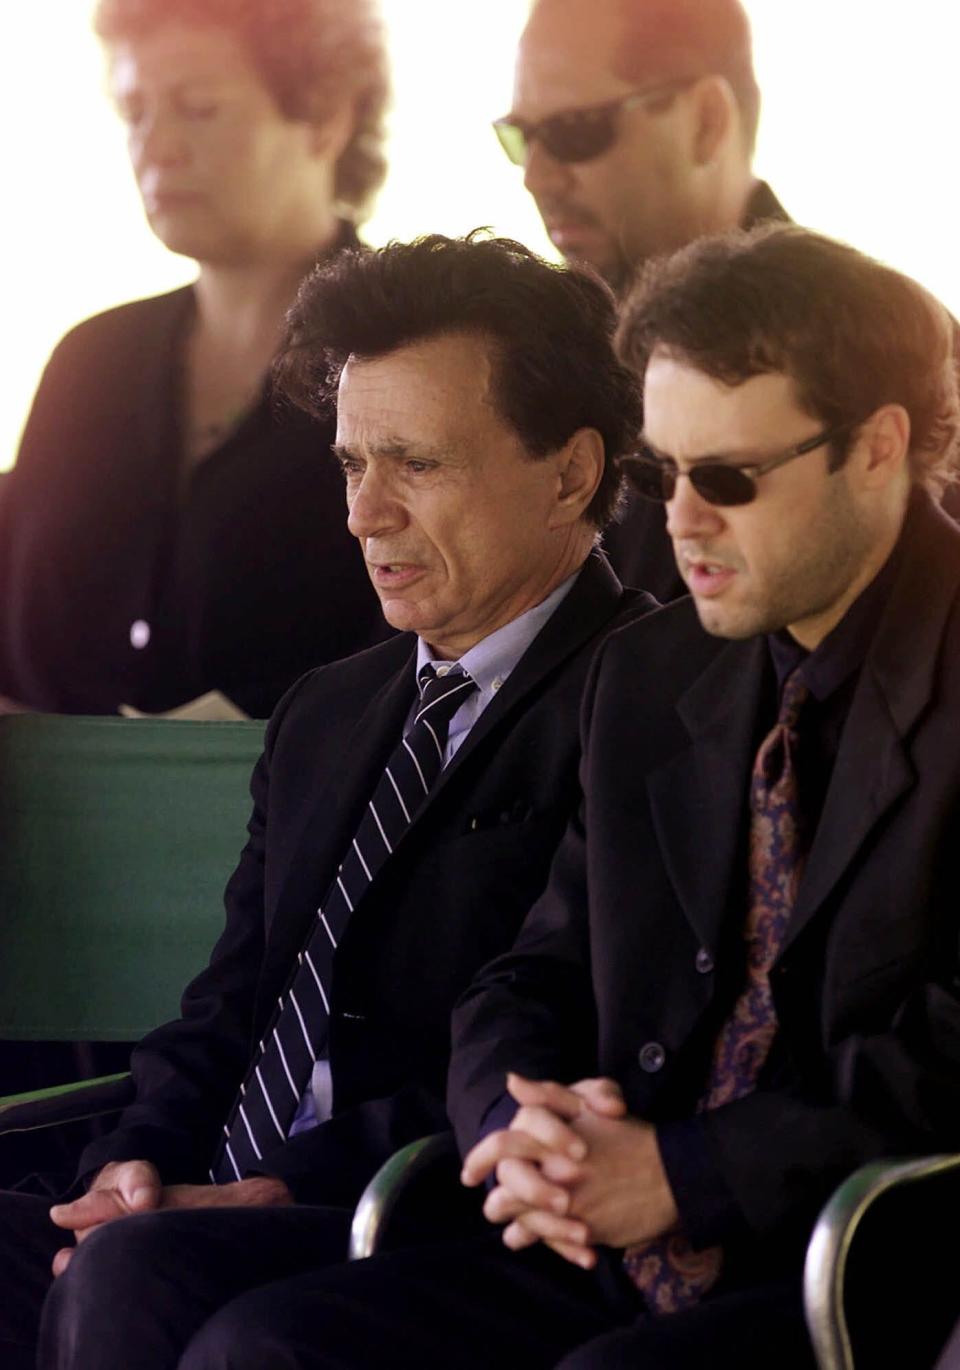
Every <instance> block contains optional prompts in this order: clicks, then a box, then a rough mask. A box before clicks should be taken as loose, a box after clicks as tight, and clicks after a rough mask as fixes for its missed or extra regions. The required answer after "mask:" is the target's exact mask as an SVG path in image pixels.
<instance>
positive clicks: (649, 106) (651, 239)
mask: <svg viewBox="0 0 960 1370" xmlns="http://www.w3.org/2000/svg"><path fill="white" fill-rule="evenodd" d="M638 91H639V92H641V93H642V94H646V93H647V92H650V93H651V94H650V98H649V99H646V98H645V99H640V100H638V99H636V98H634V97H635V95H636V93H637V92H638ZM618 101H620V102H622V103H621V104H619V105H615V104H613V103H612V102H618ZM608 102H610V103H611V109H610V112H609V115H603V116H601V118H602V119H603V120H605V121H606V123H607V124H608V125H609V134H610V137H609V143H608V145H607V146H605V147H604V149H603V150H602V151H601V152H600V153H598V154H596V155H594V156H591V157H589V158H586V159H584V160H577V161H571V160H567V159H566V158H565V157H564V156H563V155H562V154H563V149H562V148H561V149H560V150H559V151H558V149H557V148H556V147H553V148H552V149H550V148H548V147H547V146H545V140H544V139H542V138H538V137H536V136H534V137H532V138H531V139H530V140H529V142H528V147H527V155H526V163H525V171H526V176H525V181H526V185H527V189H528V190H529V191H530V193H531V194H532V195H533V196H534V198H535V199H536V201H537V204H538V207H539V209H540V212H541V214H542V216H543V219H544V222H545V224H546V227H547V231H548V233H549V234H550V236H551V238H552V239H553V242H554V243H555V244H556V246H557V247H558V248H559V250H560V251H561V252H562V253H563V254H564V255H565V256H566V257H569V258H575V259H580V260H584V261H587V262H589V263H591V264H592V265H593V266H595V267H597V269H598V270H600V271H601V272H602V274H603V275H605V276H606V277H607V279H608V280H610V281H611V283H613V284H614V285H617V286H619V285H621V284H623V283H624V281H625V279H626V278H627V277H629V276H630V275H631V274H632V272H633V270H634V269H635V268H636V267H637V266H638V265H639V264H641V263H642V261H643V260H644V259H645V258H647V257H649V256H652V255H655V254H657V253H660V252H664V251H671V250H673V249H675V248H676V247H679V246H682V245H683V244H684V243H686V242H688V241H690V240H691V239H692V238H695V237H698V236H700V235H701V234H703V233H709V232H716V231H718V230H721V229H725V228H729V227H733V226H734V225H736V224H737V223H738V222H739V221H740V218H741V216H742V214H743V212H744V209H745V206H746V202H747V200H748V198H749V195H750V191H751V189H752V186H753V178H752V173H751V170H750V155H751V150H752V145H753V139H754V134H755V130H756V122H757V111H758V106H759V99H758V95H757V88H756V83H755V81H754V79H753V69H752V63H751V55H750V30H749V25H748V23H747V19H746V16H745V14H744V12H743V10H742V7H741V6H740V4H739V3H738V0H536V3H535V4H534V6H533V9H532V11H531V15H530V19H529V21H528V24H527V27H526V29H525V30H524V33H523V37H522V39H521V43H520V49H519V53H518V58H517V67H516V80H515V85H514V100H513V110H512V113H513V115H514V116H515V117H516V119H517V120H518V121H520V122H521V123H523V124H524V125H526V126H528V127H529V126H530V125H537V124H539V123H540V122H541V121H542V120H544V119H549V118H550V117H551V116H553V115H556V114H558V113H566V112H567V111H576V110H580V109H585V108H590V107H596V106H600V105H604V104H607V103H608ZM546 141H547V142H549V141H550V140H549V139H548V140H546Z"/></svg>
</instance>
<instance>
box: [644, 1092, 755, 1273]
mask: <svg viewBox="0 0 960 1370" xmlns="http://www.w3.org/2000/svg"><path fill="white" fill-rule="evenodd" d="M657 1145H658V1147H659V1148H660V1159H661V1161H662V1162H663V1168H664V1170H665V1171H666V1172H667V1179H668V1181H669V1182H670V1188H671V1189H672V1190H673V1198H674V1202H675V1203H676V1205H677V1209H678V1211H679V1213H680V1224H681V1226H682V1228H683V1230H684V1232H685V1233H686V1235H687V1237H688V1238H689V1240H690V1243H691V1245H692V1246H693V1247H694V1249H695V1250H702V1249H703V1248H704V1247H707V1246H722V1245H723V1244H724V1243H725V1242H728V1241H730V1240H731V1239H733V1238H739V1237H743V1236H745V1235H746V1233H747V1224H746V1220H745V1218H744V1216H743V1214H742V1212H741V1211H740V1208H739V1206H738V1204H737V1201H736V1199H735V1198H734V1196H733V1193H732V1191H731V1189H730V1187H729V1186H728V1184H727V1182H726V1180H725V1179H724V1178H723V1175H722V1174H721V1173H720V1170H719V1168H718V1166H717V1164H716V1161H715V1160H714V1158H713V1153H712V1151H711V1148H710V1144H709V1142H708V1141H707V1138H706V1136H705V1135H704V1132H703V1128H702V1126H701V1123H700V1120H699V1118H684V1119H681V1120H679V1121H676V1122H670V1123H660V1124H659V1125H658V1126H657Z"/></svg>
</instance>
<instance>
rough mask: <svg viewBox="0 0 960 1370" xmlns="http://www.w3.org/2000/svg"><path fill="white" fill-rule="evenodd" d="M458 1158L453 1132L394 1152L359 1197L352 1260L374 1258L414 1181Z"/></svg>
mask: <svg viewBox="0 0 960 1370" xmlns="http://www.w3.org/2000/svg"><path fill="white" fill-rule="evenodd" d="M456 1157H457V1146H456V1141H455V1140H454V1136H453V1133H452V1132H437V1133H434V1134H433V1136H431V1137H421V1138H420V1139H419V1141H416V1142H410V1144H409V1145H408V1146H404V1147H401V1148H400V1150H399V1151H395V1152H394V1153H393V1155H392V1156H391V1157H390V1159H389V1160H388V1161H385V1162H384V1164H383V1165H382V1166H381V1167H380V1169H379V1170H378V1171H377V1173H376V1174H375V1175H374V1177H373V1179H372V1180H371V1181H370V1183H369V1184H368V1185H367V1187H366V1189H365V1190H364V1191H363V1193H362V1194H361V1195H360V1200H359V1202H358V1204H357V1207H356V1209H355V1211H354V1214H353V1223H352V1224H351V1227H350V1260H352V1261H361V1260H365V1259H366V1257H367V1256H373V1255H375V1254H376V1252H377V1251H378V1250H379V1249H380V1247H381V1245H382V1242H383V1234H384V1230H385V1228H386V1225H387V1223H388V1222H389V1220H390V1215H391V1214H392V1212H393V1210H394V1209H395V1208H396V1206H397V1203H398V1202H399V1200H400V1198H401V1197H402V1196H403V1195H404V1194H405V1193H406V1191H407V1189H408V1188H409V1186H410V1184H411V1183H412V1181H413V1180H415V1179H416V1178H417V1177H418V1176H420V1175H421V1174H423V1172H424V1171H426V1170H429V1169H432V1168H433V1167H434V1166H436V1165H437V1164H438V1163H441V1162H443V1161H449V1160H451V1159H456Z"/></svg>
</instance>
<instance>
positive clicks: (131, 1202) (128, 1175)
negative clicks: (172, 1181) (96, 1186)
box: [116, 1161, 162, 1213]
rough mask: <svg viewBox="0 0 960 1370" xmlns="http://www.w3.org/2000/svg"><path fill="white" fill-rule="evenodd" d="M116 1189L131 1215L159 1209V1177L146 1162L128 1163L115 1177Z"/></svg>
mask: <svg viewBox="0 0 960 1370" xmlns="http://www.w3.org/2000/svg"><path fill="white" fill-rule="evenodd" d="M116 1188H117V1190H118V1191H119V1194H120V1197H121V1199H122V1200H123V1202H124V1204H125V1205H126V1206H127V1208H128V1209H129V1210H130V1212H131V1213H142V1212H144V1211H146V1210H149V1209H153V1208H157V1207H159V1204H160V1197H161V1192H162V1191H161V1185H160V1177H159V1175H158V1174H157V1172H156V1169H155V1168H154V1167H153V1166H152V1165H151V1164H150V1163H149V1162H148V1161H128V1162H127V1164H126V1165H124V1166H122V1167H121V1169H120V1170H119V1171H118V1173H117V1176H116Z"/></svg>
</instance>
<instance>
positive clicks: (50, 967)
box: [0, 714, 264, 1041]
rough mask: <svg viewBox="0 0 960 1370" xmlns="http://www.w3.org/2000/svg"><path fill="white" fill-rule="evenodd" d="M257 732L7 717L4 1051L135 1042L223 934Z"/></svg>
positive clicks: (0, 856) (0, 900) (1, 891)
mask: <svg viewBox="0 0 960 1370" xmlns="http://www.w3.org/2000/svg"><path fill="white" fill-rule="evenodd" d="M263 728H264V725H263V724H262V723H252V722H251V723H201V722H181V721H175V720H171V719H125V718H76V717H74V718H67V717H60V716H54V715H43V714H22V715H11V716H7V717H3V718H0V1039H3V1038H6V1039H11V1040H21V1041H23V1040H44V1039H54V1040H66V1041H71V1040H73V1041H110V1040H113V1041H133V1040H135V1039H137V1038H139V1037H141V1036H142V1035H143V1034H144V1032H146V1031H148V1030H149V1029H150V1028H152V1027H155V1026H156V1025H157V1024H158V1023H161V1022H163V1021H165V1020H166V1019H167V1018H170V1017H173V1016H175V1015H176V1013H177V1008H178V1004H179V998H180V993H181V991H182V990H183V987H184V986H185V985H186V983H187V981H188V980H189V979H190V978H191V976H192V975H194V974H195V973H196V971H198V970H199V969H201V967H202V966H203V965H204V964H205V962H206V960H207V957H208V956H209V953H210V949H211V947H212V945H213V943H214V941H215V940H216V938H217V936H218V935H219V933H220V931H221V929H222V927H223V887H224V885H225V883H226V881H227V878H228V876H229V875H230V872H231V871H232V869H233V867H234V866H235V864H236V861H237V857H238V856H239V853H240V850H241V847H242V846H243V843H244V840H245V825H246V821H247V818H248V816H249V809H250V800H249V792H248V785H249V778H250V772H251V770H252V768H253V765H254V762H255V761H256V759H257V756H258V755H259V753H260V750H261V748H262V744H263Z"/></svg>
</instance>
